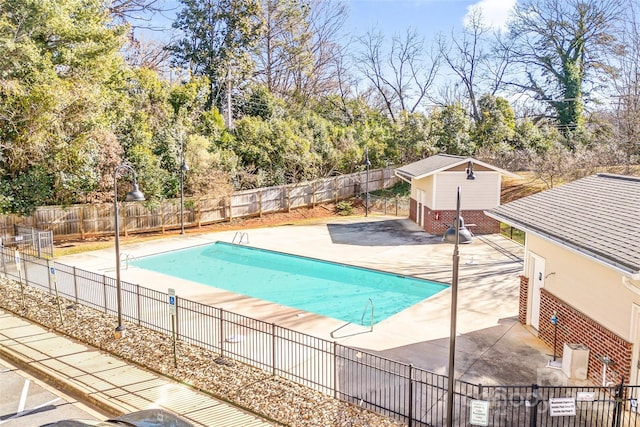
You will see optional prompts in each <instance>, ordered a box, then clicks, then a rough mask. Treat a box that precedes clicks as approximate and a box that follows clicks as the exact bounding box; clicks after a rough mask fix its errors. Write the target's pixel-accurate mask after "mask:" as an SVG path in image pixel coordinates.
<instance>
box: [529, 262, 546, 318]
mask: <svg viewBox="0 0 640 427" xmlns="http://www.w3.org/2000/svg"><path fill="white" fill-rule="evenodd" d="M531 272H532V275H531V276H530V278H529V280H530V282H531V310H530V313H531V317H530V323H531V326H533V327H534V328H536V330H538V329H539V328H540V289H542V288H544V258H540V257H539V256H537V255H533V254H532V255H531Z"/></svg>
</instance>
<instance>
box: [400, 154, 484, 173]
mask: <svg viewBox="0 0 640 427" xmlns="http://www.w3.org/2000/svg"><path fill="white" fill-rule="evenodd" d="M470 160H473V159H472V158H470V157H462V156H452V155H449V154H437V155H435V156H431V157H427V158H426V159H422V160H418V161H417V162H413V163H409V164H408V165H405V166H402V167H401V168H398V169H396V170H397V171H398V172H399V173H402V174H403V175H405V176H408V177H412V178H416V177H421V176H426V175H429V174H431V173H433V172H437V171H440V170H443V169H448V168H450V167H453V166H456V165H459V164H462V163H464V162H468V161H470Z"/></svg>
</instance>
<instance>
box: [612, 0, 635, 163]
mask: <svg viewBox="0 0 640 427" xmlns="http://www.w3.org/2000/svg"><path fill="white" fill-rule="evenodd" d="M625 11H626V12H625V15H624V16H625V22H624V25H622V26H621V32H620V34H619V38H620V40H619V44H618V47H617V49H616V50H615V53H616V55H615V58H614V61H615V63H614V69H615V72H614V73H613V75H612V77H613V78H612V82H613V85H612V86H613V91H614V98H615V104H614V109H613V121H614V123H613V125H614V126H613V129H614V133H615V136H616V142H617V144H618V146H619V149H620V150H621V151H622V152H623V153H624V163H625V171H626V173H629V166H630V165H631V162H632V158H633V156H634V155H637V154H639V153H640V22H638V17H637V13H638V10H637V5H636V2H635V1H632V0H629V1H628V2H627V5H626V7H625Z"/></svg>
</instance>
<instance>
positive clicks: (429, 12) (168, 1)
mask: <svg viewBox="0 0 640 427" xmlns="http://www.w3.org/2000/svg"><path fill="white" fill-rule="evenodd" d="M339 1H343V2H344V3H346V4H347V5H348V7H349V9H350V13H349V17H348V18H347V21H346V23H345V31H347V32H349V33H350V35H352V36H356V37H357V36H362V35H364V34H366V32H367V31H368V30H371V29H373V28H377V29H379V30H380V31H382V33H383V34H386V35H387V36H389V37H391V36H393V35H394V34H398V35H401V36H403V35H405V34H406V31H407V29H408V28H412V29H414V30H416V32H417V33H418V34H420V35H422V36H424V37H425V38H426V39H427V40H428V41H429V40H433V39H435V37H436V36H437V34H439V33H444V34H448V33H451V31H452V30H453V29H454V28H455V29H457V30H460V28H461V27H462V26H463V24H464V22H465V19H466V17H467V16H468V14H469V13H470V11H471V10H472V8H474V7H478V8H480V9H481V11H482V16H483V18H484V20H485V22H486V23H487V24H490V25H491V27H492V28H495V29H499V28H505V26H506V22H507V19H508V16H509V11H510V10H511V9H512V8H513V6H514V5H515V4H516V0H339ZM164 4H165V6H167V7H169V8H176V7H177V5H179V1H178V0H164ZM175 15H176V10H173V11H170V12H166V13H165V17H164V18H162V17H156V19H154V22H155V23H156V24H157V25H158V26H160V27H165V28H166V30H165V31H161V32H155V33H154V34H153V35H151V36H150V37H152V38H155V37H159V38H169V37H170V33H171V21H172V20H173V18H174V17H175ZM145 38H147V37H145Z"/></svg>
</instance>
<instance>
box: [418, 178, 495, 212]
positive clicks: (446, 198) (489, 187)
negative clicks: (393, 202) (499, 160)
mask: <svg viewBox="0 0 640 427" xmlns="http://www.w3.org/2000/svg"><path fill="white" fill-rule="evenodd" d="M475 176H476V179H475V180H473V181H470V180H468V179H466V178H467V174H466V172H465V171H464V170H461V171H445V172H440V173H438V174H435V175H431V176H428V177H426V178H423V179H419V180H413V181H412V182H411V198H413V199H414V200H418V190H419V189H420V190H422V191H424V192H425V206H427V207H428V208H430V209H431V210H443V211H447V210H455V209H456V194H457V190H458V187H460V188H461V197H460V200H461V202H460V203H461V209H463V210H484V209H492V208H495V207H496V206H499V205H500V179H501V176H500V174H499V173H497V172H492V171H476V172H475Z"/></svg>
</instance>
